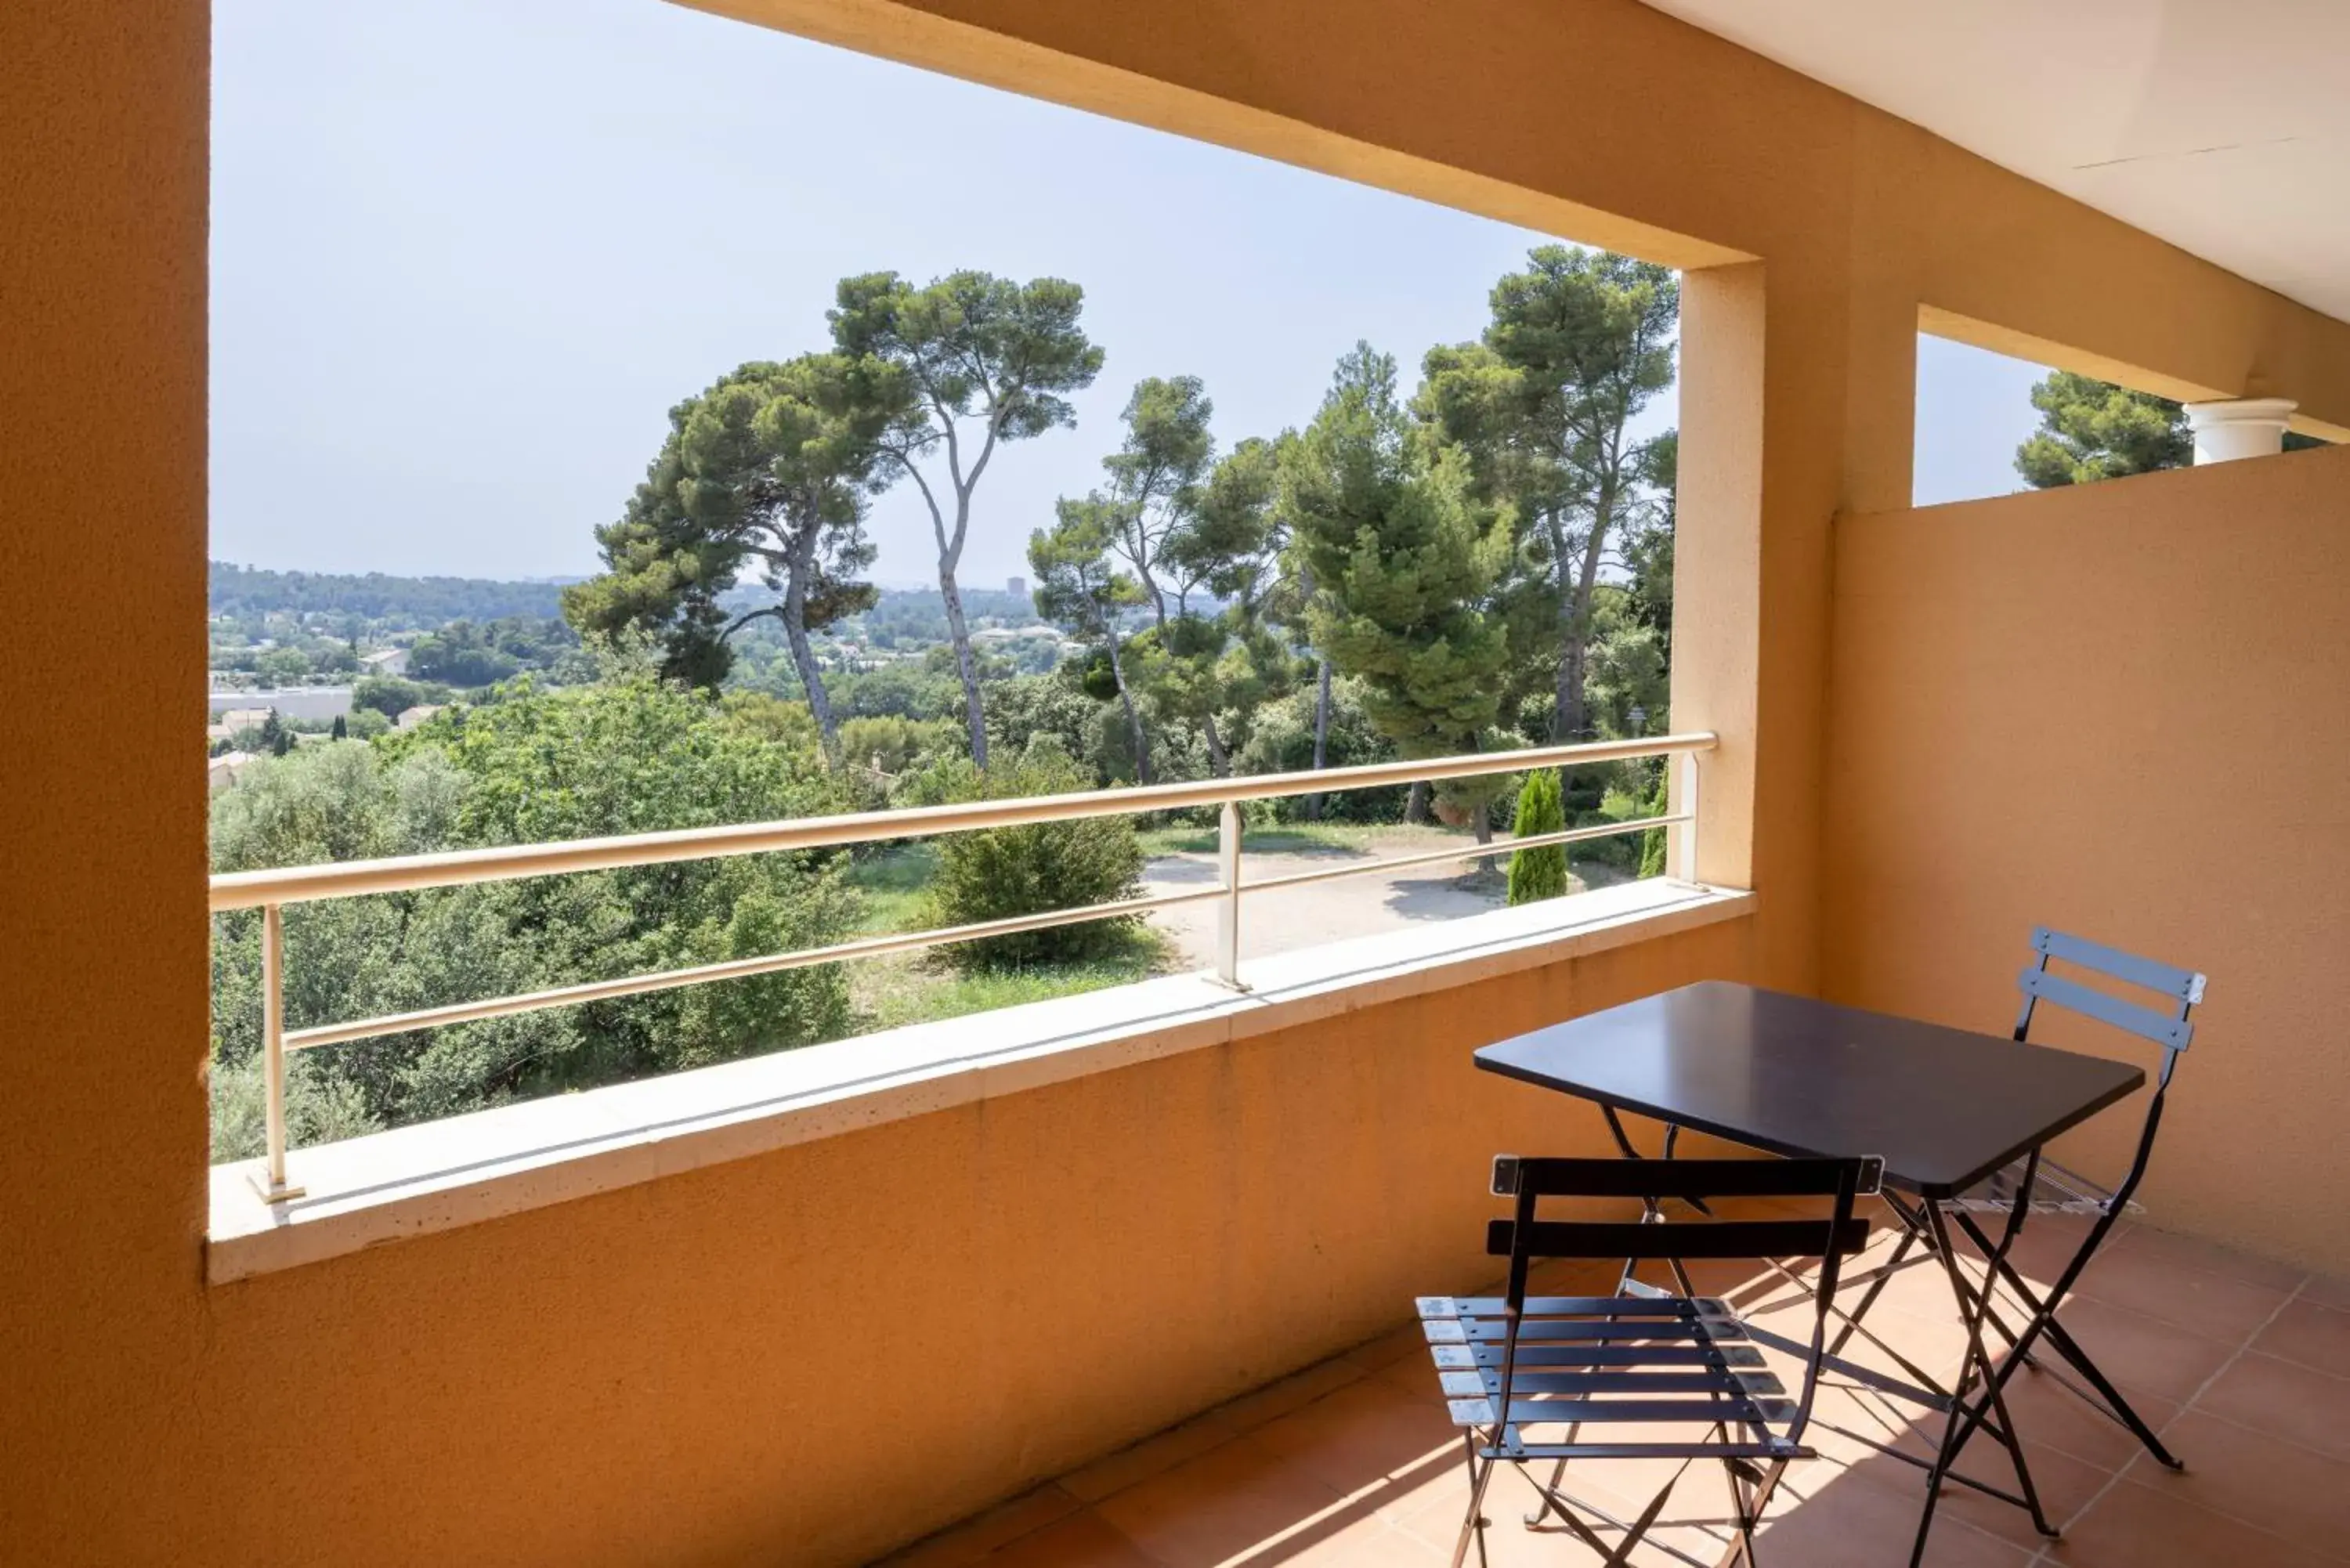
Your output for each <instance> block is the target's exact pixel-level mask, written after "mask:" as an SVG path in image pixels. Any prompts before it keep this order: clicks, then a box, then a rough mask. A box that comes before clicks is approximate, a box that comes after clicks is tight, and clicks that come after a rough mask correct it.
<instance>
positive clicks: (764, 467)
mask: <svg viewBox="0 0 2350 1568" xmlns="http://www.w3.org/2000/svg"><path fill="white" fill-rule="evenodd" d="M910 409H911V400H910V387H909V383H908V382H907V380H906V379H905V377H904V375H903V373H902V371H901V370H900V369H899V368H898V367H895V366H893V365H890V364H889V363H887V362H886V361H883V360H881V359H879V358H872V357H862V358H859V357H852V356H850V355H846V354H804V355H802V356H800V357H799V358H796V359H791V360H786V361H784V362H782V363H780V364H778V363H774V362H770V361H764V360H762V361H754V362H752V363H750V364H746V365H743V366H742V367H741V368H740V369H736V370H734V371H733V372H732V373H731V374H729V375H727V376H725V377H723V378H722V379H719V380H718V381H717V382H716V383H715V384H714V385H712V387H711V388H710V389H708V390H707V391H704V392H702V394H701V395H700V396H698V397H695V398H691V399H689V400H687V401H685V402H682V403H680V404H679V405H678V406H677V407H676V408H674V409H672V410H670V433H669V437H668V439H667V440H666V441H663V443H662V445H661V450H660V453H659V454H658V455H657V456H655V457H654V459H653V461H652V464H651V466H650V469H649V470H648V471H647V472H646V476H645V481H644V483H642V484H639V486H638V487H637V491H636V493H635V494H634V495H632V496H631V497H629V504H628V506H627V509H626V510H625V511H624V512H623V513H622V514H621V515H620V517H619V520H618V521H617V522H614V523H611V524H607V525H606V526H604V527H602V528H599V529H598V530H597V534H596V539H597V543H598V545H600V546H601V548H602V551H603V556H604V562H605V566H606V567H607V570H606V571H605V573H604V574H603V575H602V576H598V577H594V578H591V579H589V580H588V581H587V582H584V583H580V584H577V585H575V586H574V587H571V588H569V589H567V590H566V592H565V594H564V596H563V602H564V610H565V613H566V614H567V615H568V616H569V617H570V618H571V620H572V622H573V624H574V625H576V626H577V627H578V628H580V629H581V630H582V631H585V632H592V633H595V634H598V635H600V636H603V637H607V638H609V637H611V636H613V635H615V634H617V633H621V632H625V631H629V630H635V631H639V632H641V633H643V634H645V635H647V636H648V637H650V638H651V639H653V640H655V641H656V642H657V643H658V644H659V646H660V649H661V652H662V659H661V670H662V673H663V674H665V675H667V676H670V677H671V678H673V679H676V680H683V681H686V682H689V683H691V684H693V685H698V686H703V687H708V688H712V689H714V688H715V687H716V686H717V685H718V683H719V681H720V680H722V679H723V677H724V676H725V674H726V670H727V667H728V664H729V663H730V660H731V655H730V653H729V651H728V649H727V639H729V638H731V637H732V636H733V634H734V633H736V632H737V631H739V630H741V629H742V628H743V627H744V626H746V625H748V624H749V623H750V622H752V621H754V620H756V619H758V618H762V617H774V618H775V619H777V620H779V621H780V622H781V623H782V625H783V627H784V630H785V638H786V639H787V640H788V642H789V644H790V647H791V652H792V660H793V665H794V668H795V670H797V672H798V675H799V678H800V684H801V689H802V690H803V691H805V692H806V696H807V701H808V706H809V707H810V708H811V709H812V710H813V711H815V714H816V726H817V729H818V732H820V733H821V735H822V736H823V740H824V745H825V748H826V752H827V755H828V756H831V757H833V758H834V760H836V761H837V755H838V749H839V741H838V736H839V727H838V724H837V722H836V721H835V720H834V718H833V713H832V705H831V703H830V701H828V700H827V693H826V691H825V686H824V677H823V672H822V671H821V670H819V669H818V668H817V665H816V656H815V652H814V649H812V648H811V647H810V645H809V642H808V635H807V634H808V631H809V629H810V628H823V627H827V626H830V625H831V624H833V623H834V622H835V621H837V620H838V619H840V618H842V617H843V616H846V615H849V614H853V613H855V612H856V611H858V610H861V609H865V608H867V607H869V606H871V605H872V603H873V602H874V597H875V595H874V589H873V587H872V585H871V584H870V583H868V582H865V581H863V580H862V579H861V578H860V576H858V574H859V573H861V572H863V571H864V570H865V568H866V567H868V566H870V565H872V562H873V545H872V544H871V542H870V541H869V540H868V539H867V538H866V536H865V530H864V524H865V514H866V508H867V505H868V499H869V497H870V496H871V495H872V493H874V491H875V490H876V489H878V488H879V485H880V484H881V483H886V480H885V479H883V478H881V477H880V474H881V463H882V461H883V451H884V437H885V435H886V433H887V432H888V431H889V430H890V429H891V427H892V426H893V425H894V424H896V423H899V422H901V421H904V420H905V419H907V418H909V417H910ZM746 569H747V570H749V571H752V572H754V573H755V574H756V575H757V576H758V577H759V579H760V581H761V582H763V583H764V585H765V586H766V587H767V588H768V589H769V590H770V591H771V592H772V593H773V594H775V596H776V598H775V602H773V603H771V604H768V605H764V606H762V607H758V608H755V609H752V610H749V611H746V612H743V613H742V614H740V615H733V616H730V615H729V614H728V613H727V612H726V611H725V610H724V609H723V608H722V607H721V606H720V604H719V596H720V595H721V594H723V593H724V592H725V591H726V590H727V589H729V588H731V587H733V586H734V584H735V582H736V580H737V579H738V578H739V577H740V576H742V575H743V573H744V571H745V570H746Z"/></svg>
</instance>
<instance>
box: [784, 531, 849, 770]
mask: <svg viewBox="0 0 2350 1568" xmlns="http://www.w3.org/2000/svg"><path fill="white" fill-rule="evenodd" d="M784 639H785V641H787V642H789V643H790V644H791V648H792V668H793V669H795V670H798V671H799V676H800V690H801V691H805V692H806V693H807V704H808V711H810V712H811V713H814V714H815V715H816V735H817V738H818V739H819V740H820V741H821V742H823V745H824V765H825V767H826V768H827V770H829V771H830V772H833V773H838V772H839V771H840V722H839V721H838V720H837V719H835V718H834V717H833V713H832V698H831V697H830V696H829V695H828V694H827V692H826V691H825V689H824V671H823V670H819V669H817V668H816V649H814V648H812V647H810V646H809V645H808V634H807V587H806V583H805V582H803V581H802V580H801V577H800V576H799V574H798V573H796V572H795V573H794V574H793V575H792V581H791V584H790V586H789V587H787V588H785V591H784Z"/></svg>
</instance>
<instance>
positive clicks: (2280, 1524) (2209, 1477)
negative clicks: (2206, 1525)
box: [2129, 1410, 2350, 1558]
mask: <svg viewBox="0 0 2350 1568" xmlns="http://www.w3.org/2000/svg"><path fill="white" fill-rule="evenodd" d="M2163 1440H2164V1441H2165V1442H2168V1443H2169V1444H2171V1445H2172V1446H2173V1447H2174V1448H2175V1449H2177V1451H2178V1453H2179V1454H2180V1456H2181V1457H2183V1458H2185V1459H2186V1460H2187V1469H2186V1470H2185V1471H2184V1472H2183V1473H2175V1472H2173V1471H2170V1470H2167V1469H2163V1468H2162V1467H2161V1466H2159V1465H2156V1464H2151V1463H2147V1464H2141V1465H2137V1466H2136V1467H2134V1468H2133V1469H2131V1470H2130V1472H2129V1479H2130V1480H2133V1481H2136V1482H2137V1483H2139V1484H2141V1485H2143V1486H2147V1487H2150V1488H2152V1489H2154V1490H2157V1491H2161V1492H2166V1493H2169V1494H2172V1495H2174V1496H2177V1497H2180V1498H2184V1499H2185V1500H2186V1501H2189V1502H2192V1503H2196V1504H2198V1505H2199V1506H2201V1507H2204V1508H2208V1509H2210V1510H2212V1511H2214V1512H2218V1513H2224V1514H2228V1515H2230V1517H2232V1518H2236V1519H2241V1520H2244V1521H2247V1522H2249V1523H2251V1524H2253V1525H2256V1526H2258V1527H2259V1528H2261V1529H2262V1530H2269V1531H2273V1532H2276V1533H2277V1534H2279V1535H2282V1536H2283V1537H2284V1538H2285V1539H2286V1540H2288V1541H2291V1542H2293V1543H2294V1544H2295V1545H2298V1546H2304V1547H2307V1548H2309V1549H2310V1550H2311V1551H2314V1552H2324V1553H2325V1554H2327V1555H2329V1556H2334V1557H2343V1558H2350V1461H2345V1460H2343V1459H2328V1458H2327V1457H2326V1456H2325V1455H2324V1454H2321V1453H2318V1452H2316V1451H2315V1450H2314V1449H2305V1448H2303V1447H2302V1446H2301V1445H2299V1444H2298V1443H2289V1442H2286V1441H2285V1440H2284V1439H2283V1438H2272V1437H2270V1436H2268V1435H2267V1434H2265V1433H2262V1432H2255V1431H2252V1430H2250V1429H2249V1428H2243V1427H2237V1426H2233V1425H2230V1423H2228V1422H2226V1421H2222V1420H2220V1418H2219V1417H2215V1416H2210V1415H2207V1414H2205V1413H2204V1412H2202V1411H2200V1410H2190V1411H2189V1412H2188V1413H2187V1414H2186V1415H2184V1416H2182V1417H2179V1418H2178V1421H2177V1422H2176V1423H2175V1424H2174V1425H2173V1426H2171V1427H2170V1428H2168V1429H2167V1430H2166V1431H2165V1432H2164V1433H2163Z"/></svg>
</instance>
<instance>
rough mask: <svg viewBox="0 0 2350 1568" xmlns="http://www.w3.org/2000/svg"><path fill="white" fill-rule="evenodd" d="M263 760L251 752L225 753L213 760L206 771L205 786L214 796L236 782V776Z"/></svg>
mask: <svg viewBox="0 0 2350 1568" xmlns="http://www.w3.org/2000/svg"><path fill="white" fill-rule="evenodd" d="M260 760H261V759H260V758H259V757H257V756H255V755H254V754H253V753H251V752H223V753H221V754H220V755H219V756H216V757H214V758H213V759H212V761H211V763H209V764H208V765H207V766H206V768H205V771H204V780H205V784H207V785H208V786H209V787H210V789H211V791H212V793H213V794H219V793H220V792H221V791H223V790H224V789H226V788H228V786H229V785H231V784H234V783H235V782H236V775H237V774H241V773H243V772H244V770H245V769H247V768H249V767H251V766H252V765H253V764H254V763H257V762H259V761H260Z"/></svg>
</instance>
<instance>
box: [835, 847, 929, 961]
mask: <svg viewBox="0 0 2350 1568" xmlns="http://www.w3.org/2000/svg"><path fill="white" fill-rule="evenodd" d="M938 867H939V852H938V848H937V846H934V845H932V844H931V843H930V842H929V841H928V840H927V839H917V840H915V841H914V842H913V843H911V844H893V845H891V846H889V847H888V848H886V849H877V850H874V851H872V852H871V853H870V854H865V855H859V856H858V857H856V859H855V860H853V861H852V862H850V864H849V867H848V885H849V886H850V887H851V888H855V889H856V890H857V893H858V913H857V929H856V930H855V932H854V933H853V934H854V935H857V936H860V937H877V936H884V935H887V934H889V933H890V932H892V931H919V930H920V929H922V928H923V926H924V925H925V924H926V923H927V922H926V920H925V919H924V911H923V908H922V903H923V898H922V895H923V892H924V890H925V889H927V888H929V887H930V885H931V877H932V876H934V875H936V873H937V871H938Z"/></svg>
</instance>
